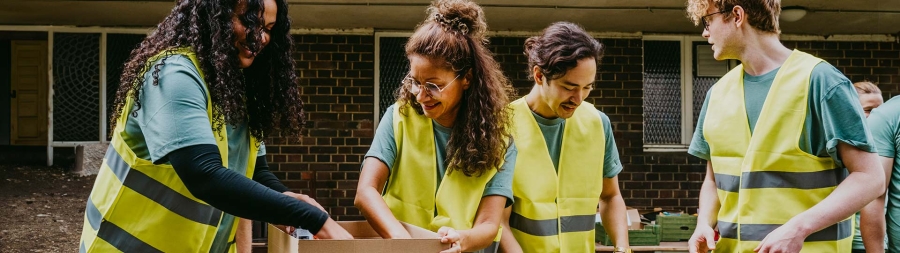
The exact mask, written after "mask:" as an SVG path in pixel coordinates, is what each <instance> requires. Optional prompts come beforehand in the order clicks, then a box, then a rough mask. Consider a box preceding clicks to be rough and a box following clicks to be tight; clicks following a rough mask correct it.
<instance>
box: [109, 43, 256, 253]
mask: <svg viewBox="0 0 900 253" xmlns="http://www.w3.org/2000/svg"><path fill="white" fill-rule="evenodd" d="M139 100H140V102H141V108H140V109H138V110H137V116H135V117H132V116H129V117H128V122H127V123H126V124H125V136H123V140H124V141H125V143H126V144H128V146H129V147H131V149H132V150H134V152H135V155H137V156H138V157H140V158H141V159H145V160H150V161H152V162H153V163H156V164H163V163H168V161H167V160H166V159H165V158H166V156H167V155H168V154H169V153H170V152H172V151H175V150H178V149H180V148H184V147H188V146H193V145H200V144H211V145H216V139H215V137H214V134H213V131H212V128H211V127H210V119H209V116H208V115H207V113H206V88H205V87H204V86H203V79H202V78H200V74H199V73H198V72H197V69H196V67H194V64H193V63H192V62H191V60H190V59H188V58H186V57H184V56H181V55H175V56H171V57H169V58H167V59H166V60H165V65H162V66H161V67H160V72H159V85H154V84H153V76H152V72H150V71H148V72H147V73H146V74H145V75H144V85H143V86H142V88H141V93H140V97H139ZM225 128H226V129H227V135H228V158H227V159H228V168H229V169H231V170H234V171H236V172H238V173H240V174H244V173H245V172H246V168H247V163H248V161H249V153H250V135H249V132H248V128H247V125H240V126H232V125H227V126H225ZM265 150H266V148H265V146H264V145H260V148H259V152H257V154H256V155H257V156H264V155H265V154H266V151H265ZM224 215H225V216H224V217H223V218H222V223H221V224H220V226H219V228H218V231H219V232H220V233H219V235H221V236H228V235H229V233H227V231H230V230H231V224H232V221H233V220H234V216H233V215H231V214H227V213H225V214H224ZM224 239H226V238H216V240H224ZM221 250H223V249H219V250H216V251H221Z"/></svg>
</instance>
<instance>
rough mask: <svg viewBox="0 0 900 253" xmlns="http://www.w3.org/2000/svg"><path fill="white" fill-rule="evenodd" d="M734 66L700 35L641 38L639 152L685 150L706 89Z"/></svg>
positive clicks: (691, 135)
mask: <svg viewBox="0 0 900 253" xmlns="http://www.w3.org/2000/svg"><path fill="white" fill-rule="evenodd" d="M735 65H736V64H735V63H734V62H733V61H716V60H715V59H714V58H713V54H712V51H711V48H710V46H709V44H707V43H706V42H705V39H703V38H700V37H694V36H645V37H644V99H643V100H644V105H643V106H644V151H648V152H683V151H686V150H687V148H688V146H689V145H690V142H691V138H692V137H693V133H694V129H695V127H696V124H697V118H698V117H699V115H700V110H701V108H702V107H703V101H704V99H705V98H706V92H707V91H708V90H709V88H710V87H712V85H713V84H715V83H716V82H717V81H718V80H719V78H720V77H722V75H724V74H725V73H727V71H728V70H729V69H731V68H732V67H733V66H735Z"/></svg>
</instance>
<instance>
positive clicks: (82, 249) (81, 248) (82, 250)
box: [78, 241, 87, 253]
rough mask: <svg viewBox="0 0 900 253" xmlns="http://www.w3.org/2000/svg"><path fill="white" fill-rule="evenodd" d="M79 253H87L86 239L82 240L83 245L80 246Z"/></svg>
mask: <svg viewBox="0 0 900 253" xmlns="http://www.w3.org/2000/svg"><path fill="white" fill-rule="evenodd" d="M78 253H87V249H85V248H84V241H81V246H78Z"/></svg>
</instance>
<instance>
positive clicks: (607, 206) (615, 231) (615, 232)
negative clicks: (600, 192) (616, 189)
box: [600, 194, 628, 247]
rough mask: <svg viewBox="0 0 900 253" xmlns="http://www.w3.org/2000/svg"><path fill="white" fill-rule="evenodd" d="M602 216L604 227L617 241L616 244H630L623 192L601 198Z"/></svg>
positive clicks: (611, 237) (623, 245) (614, 240)
mask: <svg viewBox="0 0 900 253" xmlns="http://www.w3.org/2000/svg"><path fill="white" fill-rule="evenodd" d="M600 218H601V219H602V220H603V229H604V230H606V234H608V235H609V236H610V239H612V241H613V242H614V243H615V245H614V246H622V247H626V246H628V224H627V216H626V214H625V200H624V199H622V195H621V194H616V195H615V196H612V197H609V198H601V199H600Z"/></svg>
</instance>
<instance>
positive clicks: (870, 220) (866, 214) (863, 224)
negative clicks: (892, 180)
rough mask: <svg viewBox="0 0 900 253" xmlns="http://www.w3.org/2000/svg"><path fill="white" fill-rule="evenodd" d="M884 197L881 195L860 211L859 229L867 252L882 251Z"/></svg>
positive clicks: (884, 226)
mask: <svg viewBox="0 0 900 253" xmlns="http://www.w3.org/2000/svg"><path fill="white" fill-rule="evenodd" d="M884 199H885V195H881V196H879V197H878V198H877V199H875V201H872V202H871V203H869V204H868V205H866V206H865V207H863V209H862V210H861V211H860V221H859V230H860V233H862V240H863V245H865V247H866V251H868V252H883V251H884V233H885V229H886V225H885V224H886V223H885V219H884Z"/></svg>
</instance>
